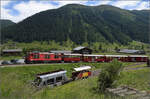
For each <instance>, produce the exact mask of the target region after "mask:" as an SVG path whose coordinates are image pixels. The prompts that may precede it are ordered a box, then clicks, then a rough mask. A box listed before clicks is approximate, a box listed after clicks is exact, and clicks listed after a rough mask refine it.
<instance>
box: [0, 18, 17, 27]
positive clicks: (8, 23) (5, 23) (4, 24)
mask: <svg viewBox="0 0 150 99" xmlns="http://www.w3.org/2000/svg"><path fill="white" fill-rule="evenodd" d="M14 24H15V23H14V22H12V21H10V20H3V19H0V25H1V29H2V28H5V27H7V26H11V25H14Z"/></svg>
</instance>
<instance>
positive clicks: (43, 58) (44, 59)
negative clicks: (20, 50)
mask: <svg viewBox="0 0 150 99" xmlns="http://www.w3.org/2000/svg"><path fill="white" fill-rule="evenodd" d="M61 61H62V56H61V54H54V53H48V52H30V53H28V54H27V56H26V57H25V63H27V64H28V63H51V62H53V63H54V62H61Z"/></svg>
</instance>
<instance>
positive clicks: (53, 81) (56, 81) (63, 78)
mask: <svg viewBox="0 0 150 99" xmlns="http://www.w3.org/2000/svg"><path fill="white" fill-rule="evenodd" d="M90 69H91V66H81V67H77V68H73V70H74V71H73V72H72V76H71V78H68V77H67V75H66V73H67V71H66V70H63V69H60V70H56V71H51V72H45V73H40V74H36V77H35V80H34V81H33V82H32V85H34V86H36V87H38V88H41V87H43V86H51V87H54V86H59V85H62V84H65V83H68V82H71V81H74V80H78V79H85V78H88V77H90V76H91V75H92V72H91V70H90Z"/></svg>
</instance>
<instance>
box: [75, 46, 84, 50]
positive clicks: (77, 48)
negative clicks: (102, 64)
mask: <svg viewBox="0 0 150 99" xmlns="http://www.w3.org/2000/svg"><path fill="white" fill-rule="evenodd" d="M83 48H85V47H83V46H79V47H76V48H74V49H73V50H81V49H83Z"/></svg>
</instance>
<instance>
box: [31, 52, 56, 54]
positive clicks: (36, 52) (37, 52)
mask: <svg viewBox="0 0 150 99" xmlns="http://www.w3.org/2000/svg"><path fill="white" fill-rule="evenodd" d="M30 53H34V54H36V53H37V54H54V53H50V52H30Z"/></svg>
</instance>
